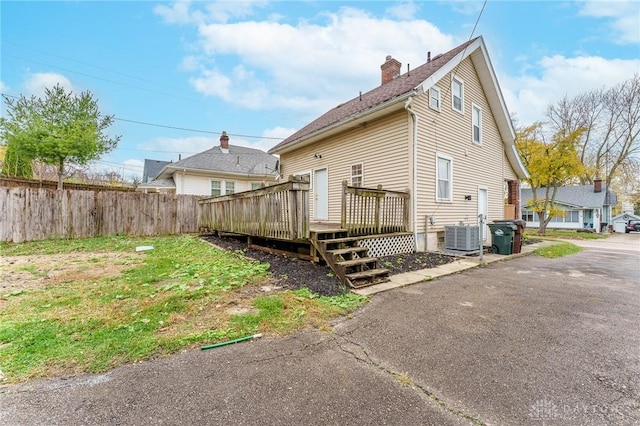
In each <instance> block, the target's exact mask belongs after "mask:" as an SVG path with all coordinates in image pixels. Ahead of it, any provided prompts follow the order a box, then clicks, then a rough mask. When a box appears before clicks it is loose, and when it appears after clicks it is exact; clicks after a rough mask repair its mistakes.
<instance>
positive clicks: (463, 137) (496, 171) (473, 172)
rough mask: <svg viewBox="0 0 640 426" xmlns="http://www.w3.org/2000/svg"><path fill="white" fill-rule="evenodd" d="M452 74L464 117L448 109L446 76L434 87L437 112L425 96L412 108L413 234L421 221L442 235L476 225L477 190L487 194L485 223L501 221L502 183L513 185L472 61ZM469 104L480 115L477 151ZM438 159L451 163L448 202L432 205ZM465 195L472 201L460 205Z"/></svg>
mask: <svg viewBox="0 0 640 426" xmlns="http://www.w3.org/2000/svg"><path fill="white" fill-rule="evenodd" d="M455 74H456V75H457V76H459V77H460V78H461V79H462V80H463V81H464V99H463V101H464V108H463V109H464V114H460V113H459V112H457V111H454V110H453V109H452V107H451V104H452V103H451V96H452V94H451V89H450V86H451V74H448V75H446V76H445V77H444V78H443V79H441V80H440V81H439V82H438V83H437V84H436V86H437V87H438V88H439V89H440V94H441V108H440V112H438V111H434V110H433V109H431V108H429V93H428V92H427V93H424V94H421V95H420V96H418V97H417V98H416V99H415V100H414V104H413V105H414V111H415V112H416V113H417V114H418V116H419V130H418V134H419V138H418V140H419V142H418V167H419V173H418V213H417V218H418V219H417V229H418V232H424V222H425V216H434V217H435V218H436V223H435V226H432V225H430V226H429V232H433V231H442V230H444V226H445V225H455V224H458V223H459V222H461V221H462V222H464V223H466V224H476V223H477V215H478V188H486V189H487V192H488V214H489V220H494V219H501V218H502V217H503V204H504V196H505V189H504V188H505V181H506V180H511V179H516V175H515V173H514V171H513V169H512V168H511V165H510V164H509V162H508V160H507V158H506V155H505V152H504V144H503V142H502V140H501V138H500V134H499V132H498V128H497V124H496V122H495V119H494V115H493V112H492V111H491V110H490V108H489V104H488V102H487V99H486V96H485V94H484V92H483V91H482V87H481V86H480V81H479V79H478V76H477V74H476V72H475V68H474V66H473V64H472V62H471V60H470V59H469V58H467V59H466V60H464V61H463V62H462V63H461V64H460V66H459V67H458V68H457V69H456V70H455ZM472 103H473V104H474V105H476V106H478V107H480V108H481V109H482V144H481V145H478V144H474V143H473V139H472V118H471V116H472V108H471V105H472ZM496 113H499V114H501V113H502V112H501V111H496ZM438 153H440V154H445V155H447V156H449V157H452V158H453V188H452V192H453V200H452V201H451V202H442V203H439V202H436V195H435V194H436V193H435V191H436V169H435V167H436V156H437V154H438ZM465 195H471V201H465V199H464V197H465Z"/></svg>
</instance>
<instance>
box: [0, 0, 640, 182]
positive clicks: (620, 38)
mask: <svg viewBox="0 0 640 426" xmlns="http://www.w3.org/2000/svg"><path fill="white" fill-rule="evenodd" d="M483 5H484V9H483ZM478 18H479V21H478V24H477V28H476V29H475V32H474V35H482V36H483V37H484V39H485V42H486V44H487V47H488V49H489V55H490V56H491V60H492V63H493V66H494V68H495V71H496V73H497V75H498V79H499V82H500V85H501V88H502V91H503V94H504V96H505V99H506V102H507V107H508V109H509V111H510V112H512V113H515V114H516V115H517V116H518V119H519V120H520V122H521V123H522V124H527V123H532V122H534V121H536V120H540V119H542V118H543V113H544V110H545V108H546V106H547V105H549V104H551V103H554V102H556V101H557V100H558V99H560V98H561V97H562V96H564V95H565V94H566V95H569V96H573V95H575V94H577V93H580V92H583V91H588V90H592V89H598V88H602V87H609V86H612V85H614V84H617V83H619V82H622V81H624V80H627V79H629V78H631V77H632V76H633V75H634V73H639V72H640V2H638V1H608V2H605V1H534V2H528V1H496V0H488V1H487V2H486V5H485V4H484V2H483V1H464V0H458V1H400V2H388V1H354V2H342V1H248V2H240V1H221V2H204V1H179V2H157V1H108V2H97V1H69V2H61V1H43V2H34V1H7V0H3V1H2V2H0V24H1V25H0V27H1V30H0V31H1V34H0V36H1V46H0V48H1V50H0V59H1V66H0V89H1V91H2V93H3V94H6V95H10V96H19V95H20V94H24V95H27V96H28V95H32V94H35V95H41V94H42V93H43V92H44V88H45V87H49V86H52V85H54V84H56V83H60V84H62V85H63V86H65V87H66V88H68V89H70V90H73V91H76V92H80V91H85V90H88V91H91V92H92V93H93V94H94V96H95V97H96V98H97V99H98V100H99V105H100V108H101V110H102V111H103V112H104V113H106V114H113V115H115V116H116V119H117V121H116V124H115V125H114V126H113V127H112V128H111V129H110V132H111V133H113V134H119V135H122V140H121V142H120V145H119V146H118V148H117V149H116V150H115V151H113V152H112V153H110V154H109V155H107V156H105V157H104V158H102V159H101V160H100V161H99V162H98V163H96V165H95V167H100V168H103V169H109V170H117V171H119V172H121V173H124V174H125V176H127V177H131V176H133V175H141V174H142V162H143V160H144V159H145V158H153V159H161V160H171V159H173V160H176V159H177V158H178V155H179V154H182V156H183V158H184V157H185V156H188V155H191V154H193V153H197V152H200V151H202V150H205V149H207V148H209V147H211V146H212V145H215V144H217V143H218V138H219V134H220V132H221V131H223V130H226V131H227V132H228V133H230V134H231V143H232V144H238V145H244V146H253V147H257V148H261V149H265V150H266V149H268V148H270V147H271V146H273V145H275V144H276V143H277V142H278V141H279V140H281V139H282V138H285V137H287V136H288V135H290V134H291V133H293V132H294V131H295V130H297V129H299V128H300V127H302V126H304V125H305V124H306V123H308V122H309V121H310V120H312V119H314V118H315V117H317V116H318V115H320V114H321V113H323V112H325V111H326V110H327V109H329V108H332V107H334V106H335V105H337V104H339V103H341V102H344V101H346V100H348V99H351V98H353V97H355V96H357V95H358V93H359V92H360V91H363V92H366V91H368V90H370V89H372V88H374V87H375V86H377V85H378V84H379V83H380V65H381V64H382V63H383V62H384V58H385V56H386V55H392V56H393V57H394V58H396V59H398V60H399V61H400V62H402V64H403V71H405V70H406V67H407V64H409V66H410V67H412V68H414V67H417V66H418V65H420V64H422V63H424V62H425V61H426V54H427V52H428V51H430V52H432V55H436V54H438V53H441V52H444V51H447V50H449V49H451V48H452V47H455V46H456V45H458V44H460V43H462V42H464V41H466V40H467V39H469V37H470V36H471V34H472V30H473V28H474V24H475V23H476V21H477V20H478ZM2 113H4V108H3V109H2ZM192 130H195V131H192Z"/></svg>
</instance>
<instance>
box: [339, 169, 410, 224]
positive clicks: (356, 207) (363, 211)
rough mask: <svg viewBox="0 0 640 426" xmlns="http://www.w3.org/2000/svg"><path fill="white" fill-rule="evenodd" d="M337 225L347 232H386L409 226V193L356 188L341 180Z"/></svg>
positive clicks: (380, 187) (380, 186) (379, 186)
mask: <svg viewBox="0 0 640 426" xmlns="http://www.w3.org/2000/svg"><path fill="white" fill-rule="evenodd" d="M340 227H341V228H343V229H346V230H347V231H349V235H351V236H357V235H371V234H388V233H393V232H407V231H408V229H409V193H408V192H399V191H386V190H383V189H382V185H378V187H377V188H375V189H373V188H358V187H354V186H348V185H347V182H346V181H344V182H342V218H341V223H340Z"/></svg>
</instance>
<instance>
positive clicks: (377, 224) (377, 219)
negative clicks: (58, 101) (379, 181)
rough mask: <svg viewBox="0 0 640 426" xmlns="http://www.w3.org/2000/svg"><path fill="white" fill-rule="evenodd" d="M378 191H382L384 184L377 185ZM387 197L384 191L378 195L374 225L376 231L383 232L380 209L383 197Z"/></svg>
mask: <svg viewBox="0 0 640 426" xmlns="http://www.w3.org/2000/svg"><path fill="white" fill-rule="evenodd" d="M377 189H378V191H382V185H378V186H377ZM384 197H385V194H384V193H381V194H377V196H376V210H375V212H374V222H375V223H374V226H375V227H376V232H377V233H378V234H381V233H382V232H381V227H382V226H381V223H380V210H381V204H382V198H384Z"/></svg>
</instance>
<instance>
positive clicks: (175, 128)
mask: <svg viewBox="0 0 640 426" xmlns="http://www.w3.org/2000/svg"><path fill="white" fill-rule="evenodd" d="M115 119H116V120H118V121H126V122H127V123H135V124H143V125H145V126H154V127H162V128H165V129H174V130H183V131H185V132H196V133H206V134H210V135H221V134H222V132H213V131H210V130H198V129H188V128H185V127H176V126H169V125H165V124H155V123H147V122H144V121H137V120H129V119H126V118H118V117H116V118H115ZM227 135H229V136H236V137H241V138H254V139H273V140H278V141H281V140H284V138H274V137H269V136H252V135H242V134H239V133H227Z"/></svg>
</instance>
